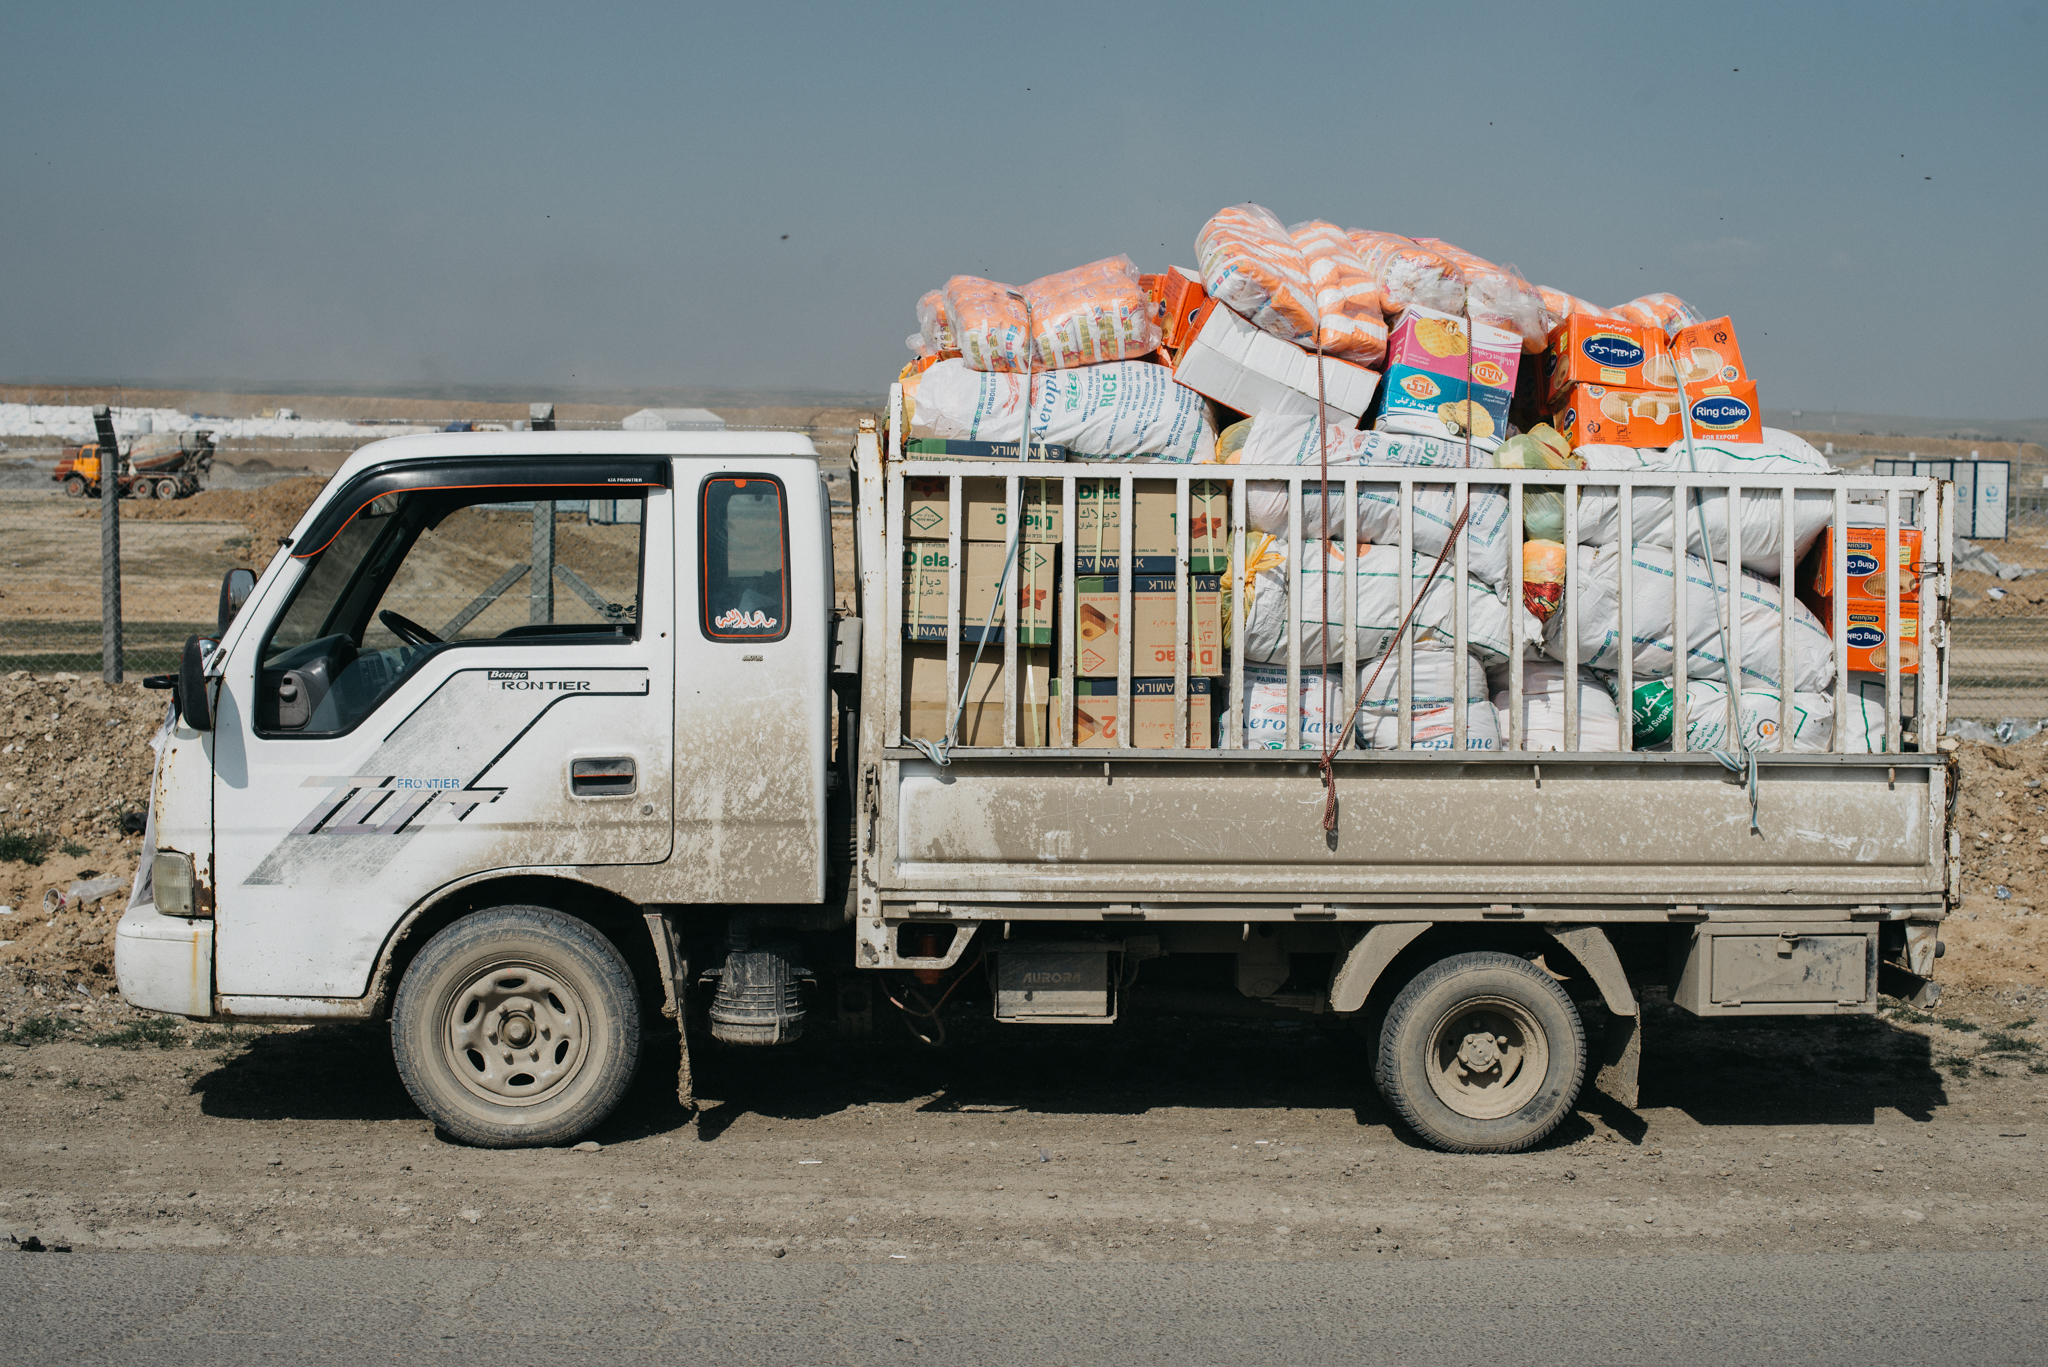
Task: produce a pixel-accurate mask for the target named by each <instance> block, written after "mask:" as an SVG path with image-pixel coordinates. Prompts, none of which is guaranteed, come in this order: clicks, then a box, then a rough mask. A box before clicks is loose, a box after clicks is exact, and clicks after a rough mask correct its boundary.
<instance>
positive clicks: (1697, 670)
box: [1543, 546, 1834, 693]
mask: <svg viewBox="0 0 2048 1367" xmlns="http://www.w3.org/2000/svg"><path fill="white" fill-rule="evenodd" d="M1620 559H1621V554H1620V548H1619V547H1618V546H1580V547H1578V555H1577V558H1576V560H1575V561H1574V563H1573V565H1572V573H1571V581H1570V583H1569V584H1568V586H1567V588H1566V595H1567V597H1568V599H1569V598H1575V599H1576V600H1577V608H1576V611H1575V612H1565V611H1560V612H1558V613H1557V614H1556V615H1555V616H1553V617H1552V618H1551V619H1550V620H1549V621H1548V622H1545V623H1544V624H1543V652H1544V654H1546V655H1548V656H1550V657H1551V658H1552V659H1554V660H1562V659H1563V658H1564V653H1565V630H1566V621H1567V619H1569V618H1572V617H1574V616H1576V618H1577V623H1578V627H1577V631H1578V644H1579V663H1580V664H1582V665H1586V666H1589V667H1591V668H1593V669H1600V670H1607V671H1610V672H1611V671H1613V670H1617V669H1619V668H1621V641H1620V634H1621V633H1620V622H1621V611H1620V604H1619V599H1618V596H1617V595H1618V593H1619V584H1620V578H1621V576H1620ZM1630 560H1631V568H1630V572H1629V579H1630V583H1631V585H1632V599H1631V601H1632V603H1633V605H1634V616H1633V618H1632V619H1631V620H1632V627H1633V630H1634V633H1635V645H1634V650H1635V665H1634V668H1635V677H1636V679H1637V680H1638V681H1641V680H1647V679H1662V678H1669V677H1670V675H1671V664H1672V654H1673V648H1674V645H1673V636H1672V630H1671V608H1672V603H1671V592H1672V584H1673V573H1672V552H1671V550H1670V549H1669V548H1667V547H1656V546H1638V547H1636V549H1635V552H1634V554H1633V555H1632V556H1631V557H1630ZM1679 563H1680V565H1681V567H1682V568H1683V570H1684V573H1685V584H1686V590H1685V594H1686V596H1685V614H1686V620H1685V643H1686V658H1685V672H1686V678H1687V679H1688V680H1690V679H1725V678H1726V677H1728V669H1727V661H1726V660H1725V658H1724V657H1723V654H1722V650H1723V647H1722V644H1721V629H1720V616H1719V614H1720V611H1721V607H1722V604H1723V603H1725V601H1726V599H1727V596H1728V568H1727V566H1725V565H1716V566H1714V567H1712V569H1711V570H1709V567H1708V565H1707V562H1706V561H1704V560H1701V559H1698V558H1697V557H1695V556H1690V555H1688V556H1682V557H1680V558H1679ZM1716 585H1718V592H1717V591H1716ZM1740 601H1741V613H1742V642H1741V646H1742V662H1741V671H1740V673H1741V677H1742V682H1743V683H1744V684H1745V685H1763V686H1765V687H1769V688H1776V687H1777V686H1778V684H1779V678H1778V672H1779V671H1778V666H1779V659H1778V639H1779V637H1778V633H1779V630H1780V627H1781V625H1782V624H1783V621H1784V615H1785V608H1784V604H1783V599H1782V595H1781V594H1780V593H1779V591H1778V586H1777V585H1776V584H1774V583H1772V582H1771V581H1770V580H1768V579H1760V578H1758V577H1757V576H1756V575H1753V574H1745V575H1743V576H1742V587H1741V599H1740ZM1791 611H1792V684H1793V687H1794V688H1795V689H1797V690H1799V691H1801V692H1811V693H1819V692H1823V691H1825V690H1826V689H1827V687H1828V685H1829V682H1830V680H1832V679H1833V677H1834V643H1833V642H1832V641H1830V640H1829V639H1828V634H1827V631H1826V629H1825V628H1823V627H1822V626H1821V624H1820V619H1818V618H1817V617H1815V616H1814V615H1813V614H1812V613H1811V612H1809V611H1807V610H1806V608H1805V607H1804V606H1802V605H1801V604H1800V603H1799V602H1798V601H1797V600H1794V601H1793V603H1792V608H1791Z"/></svg>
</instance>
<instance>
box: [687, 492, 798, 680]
mask: <svg viewBox="0 0 2048 1367" xmlns="http://www.w3.org/2000/svg"><path fill="white" fill-rule="evenodd" d="M697 541H698V545H699V547H701V554H702V558H703V564H702V567H701V573H700V575H699V580H698V583H699V594H700V601H701V603H702V614H701V615H702V626H703V630H704V635H705V636H706V637H707V638H708V639H710V640H713V641H779V640H781V639H782V638H783V637H785V636H787V635H789V517H788V513H787V510H786V509H785V508H784V506H783V496H782V482H781V481H780V480H777V479H773V478H770V477H768V476H765V475H719V476H715V477H713V478H711V479H707V480H705V481H704V492H703V504H702V516H701V518H700V525H699V528H698V539H697Z"/></svg>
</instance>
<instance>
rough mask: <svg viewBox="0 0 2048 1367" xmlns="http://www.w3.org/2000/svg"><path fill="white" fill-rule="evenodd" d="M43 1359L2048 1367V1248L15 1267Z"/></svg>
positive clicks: (142, 1257) (514, 1366)
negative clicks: (1411, 1257) (1311, 1258)
mask: <svg viewBox="0 0 2048 1367" xmlns="http://www.w3.org/2000/svg"><path fill="white" fill-rule="evenodd" d="M0 1307H4V1313H0V1320H4V1322H5V1324H6V1326H7V1328H6V1330H5V1341H6V1344H7V1349H8V1357H9V1359H10V1360H11V1361H15V1362H51V1361H60V1360H61V1361H63V1362H65V1363H67V1364H77V1367H85V1365H86V1364H94V1363H128V1362H148V1363H150V1364H153V1367H156V1365H161V1367H185V1365H186V1364H206V1363H233V1364H238V1365H239V1364H246V1363H253V1362H260V1361H265V1360H270V1359H276V1360H281V1361H286V1362H290V1363H294V1364H299V1363H304V1364H309V1367H311V1365H315V1364H324V1363H335V1364H348V1367H362V1364H365V1363H372V1362H428V1361H431V1362H435V1363H447V1364H460V1363H471V1362H475V1363H489V1364H491V1365H492V1367H519V1365H520V1364H528V1363H542V1362H544V1363H546V1364H548V1367H572V1364H576V1363H584V1362H639V1361H649V1362H652V1361H661V1362H665V1363H674V1362H689V1361H705V1360H708V1361H715V1362H741V1363H775V1364H865V1363H916V1362H930V1363H943V1364H947V1367H961V1365H964V1364H981V1363H991V1364H998V1363H1001V1364H1007V1363H1018V1364H1029V1365H1030V1367H1059V1365H1060V1364H1066V1363H1087V1364H1091V1365H1093V1364H1100V1363H1104V1362H1110V1363H1154V1362H1172V1363H1174V1364H1176V1367H1198V1364H1211V1363H1215V1364H1224V1363H1256V1364H1259V1367H1278V1365H1279V1364H1290V1363H1347V1364H1349V1363H1373V1362H1388V1363H1402V1364H1409V1365H1410V1367H1423V1365H1425V1364H1437V1363H1487V1364H1494V1363H1513V1364H1523V1363H1527V1364H1539V1363H1602V1362H1627V1363H1629V1364H1631V1365H1632V1367H1641V1365H1647V1364H1656V1363H1674V1364H1685V1367H1705V1365H1706V1364H1715V1363H1764V1362H1773V1363H1775V1362H1793V1361H1796V1362H1799V1363H1802V1364H1804V1363H1821V1364H1828V1363H1845V1364H1847V1363H1853V1364H1857V1367H1877V1365H1879V1364H1886V1363H1915V1364H1920V1363H1929V1362H1968V1363H1970V1364H1972V1367H1992V1364H1999V1363H2039V1362H2040V1361H2041V1360H2042V1358H2043V1354H2044V1351H2048V1348H2044V1343H2048V1340H2044V1338H2043V1331H2044V1330H2048V1254H2043V1253H2038V1252H2028V1253H1936V1254H1928V1253H1920V1254H1871V1255H1846V1256H1807V1257H1799V1256H1775V1257H1761V1258H1757V1257H1751V1258H1740V1259H1738V1258H1719V1257H1714V1258H1694V1257H1645V1258H1621V1259H1605V1258H1597V1259H1596V1258H1567V1259H1533V1258H1532V1259H1485V1258H1472V1259H1444V1260H1441V1261H1435V1262H1410V1263H1344V1262H1306V1263H1256V1262H1246V1263H1204V1264H1185V1263H1179V1264H1177V1263H1141V1262H1126V1263H1064V1264H1040V1265H1036V1266H1032V1265H1016V1264H1010V1265H965V1266H963V1265H958V1264H955V1265H950V1266H920V1265H917V1264H914V1263H913V1264H906V1265H903V1266H875V1265H872V1264H869V1265H861V1266H843V1265H842V1266H834V1265H830V1264H821V1263H802V1262H797V1261H794V1260H791V1261H790V1262H787V1263H777V1262H755V1263H730V1262H728V1263H686V1262H656V1261H639V1262H605V1261H587V1262H584V1261H550V1260H539V1259H528V1260H519V1261H499V1260H489V1259H434V1260H422V1259H410V1258H357V1259H344V1258H303V1257H268V1258H265V1257H248V1256H220V1257H210V1256H206V1255H203V1254H190V1253H119V1254H71V1255H64V1254H56V1253H46V1254H6V1255H0Z"/></svg>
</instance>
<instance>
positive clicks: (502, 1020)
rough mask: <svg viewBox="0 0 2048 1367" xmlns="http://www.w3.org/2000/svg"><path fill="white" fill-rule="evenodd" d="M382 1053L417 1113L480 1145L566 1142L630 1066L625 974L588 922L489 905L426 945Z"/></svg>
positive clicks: (594, 1122) (616, 1091)
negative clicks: (387, 1049) (385, 1051)
mask: <svg viewBox="0 0 2048 1367" xmlns="http://www.w3.org/2000/svg"><path fill="white" fill-rule="evenodd" d="M391 1052H392V1055H393V1057H394V1058H396V1059H397V1061H398V1075H399V1076H400V1077H401V1078H402V1079H404V1081H405V1089H406V1090H407V1091H408V1092H410V1093H412V1099H413V1101H414V1102H415V1103H417V1104H418V1106H419V1108H420V1110H421V1111H422V1112H424V1113H425V1114H426V1116H427V1118H428V1119H429V1120H431V1121H433V1122H434V1123H435V1124H436V1125H438V1126H440V1127H441V1129H442V1130H444V1131H446V1132H447V1133H448V1134H449V1135H451V1136H453V1137H454V1138H456V1139H458V1140H460V1141H462V1142H463V1143H465V1144H474V1145H477V1146H479V1147H482V1148H494V1149H504V1148H516V1147H520V1146H522V1145H545V1144H568V1143H573V1142H574V1141H576V1140H577V1139H579V1138H581V1137H582V1136H584V1135H585V1134H588V1133H589V1132H590V1131H591V1130H592V1129H595V1128H596V1127H597V1126H598V1125H599V1124H601V1123H603V1121H604V1120H605V1118H606V1117H608V1116H609V1115H611V1113H612V1112H613V1111H614V1110H616V1109H617V1108H618V1105H619V1102H620V1100H621V1099H622V1098H623V1097H624V1096H625V1094H626V1089H627V1088H628V1087H630V1086H631V1085H632V1082H633V1074H634V1072H635V1071H636V1070H637V1069H638V1067H639V1063H640V1001H639V993H638V992H637V990H636V989H635V988H634V985H633V973H632V970H631V969H629V968H628V967H627V966H626V961H625V959H624V958H623V957H622V956H621V955H620V954H619V951H618V947H617V946H615V945H613V944H612V942H611V941H610V940H607V939H606V938H605V937H604V936H603V935H601V934H599V933H598V932H597V930H595V929H594V928H593V927H591V926H590V925H589V924H588V923H587V922H584V921H579V920H577V919H576V918H575V917H573V916H568V915H565V914H563V913H562V912H559V911H555V910H552V909H550V908H548V907H533V906H508V907H492V908H489V909H487V910H484V911H479V912H475V913H473V914H472V915H469V916H465V917H463V918H462V919H461V920H460V921H457V922H456V923H455V924H453V925H451V926H449V927H448V928H447V929H445V930H443V931H442V932H441V933H440V934H438V935H436V936H434V938H433V939H431V940H429V941H427V944H426V946H425V948H423V949H421V950H420V952H419V955H418V957H417V958H415V959H414V960H413V961H412V964H411V966H410V967H408V968H407V969H406V971H405V977H404V979H403V980H402V981H401V982H400V983H399V985H398V999H397V1001H396V1003H394V1005H393V1007H392V1012H391Z"/></svg>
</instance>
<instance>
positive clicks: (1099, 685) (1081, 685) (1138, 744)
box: [1051, 677, 1215, 750]
mask: <svg viewBox="0 0 2048 1367" xmlns="http://www.w3.org/2000/svg"><path fill="white" fill-rule="evenodd" d="M1116 683H1117V681H1116V680H1115V679H1075V680H1074V735H1075V740H1074V741H1073V744H1075V745H1078V746H1081V747H1082V748H1084V749H1091V750H1097V749H1100V750H1110V749H1117V748H1120V745H1119V742H1118V740H1117V715H1116V714H1117V706H1116V699H1117V691H1116ZM1173 683H1174V681H1173V680H1172V679H1135V678H1134V679H1132V680H1131V748H1132V749H1134V750H1170V749H1172V748H1173V720H1174V710H1175V695H1174V688H1173ZM1211 687H1212V686H1211V684H1210V682H1209V680H1207V679H1197V678H1193V677H1190V678H1189V679H1188V748H1189V749H1191V750H1206V749H1208V748H1209V747H1210V746H1211V745H1212V744H1213V743H1214V741H1213V737H1214V732H1213V730H1212V728H1213V727H1214V725H1215V722H1214V717H1213V713H1212V711H1211V704H1210V696H1211ZM1059 693H1060V681H1059V680H1058V679H1054V680H1053V681H1052V695H1053V704H1052V722H1051V725H1052V734H1053V744H1055V745H1064V744H1067V742H1066V741H1065V740H1063V739H1062V736H1063V735H1064V734H1065V732H1064V728H1065V726H1066V721H1067V709H1066V708H1065V707H1063V706H1061V705H1060V702H1059Z"/></svg>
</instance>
